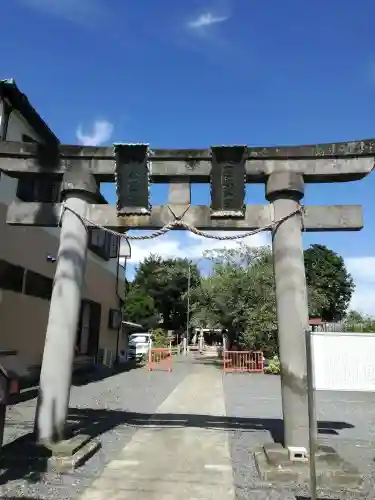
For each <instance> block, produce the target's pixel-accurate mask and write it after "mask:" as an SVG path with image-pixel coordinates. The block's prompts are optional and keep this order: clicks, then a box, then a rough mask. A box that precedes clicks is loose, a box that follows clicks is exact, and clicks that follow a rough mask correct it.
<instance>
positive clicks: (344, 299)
mask: <svg viewBox="0 0 375 500" xmlns="http://www.w3.org/2000/svg"><path fill="white" fill-rule="evenodd" d="M305 269H306V280H307V283H308V285H309V286H311V287H313V288H314V289H315V290H316V291H317V293H318V294H321V295H322V296H323V297H324V304H322V305H320V306H319V307H317V308H314V309H313V310H312V311H311V313H312V314H313V315H314V316H318V317H320V318H322V319H323V320H324V321H340V320H342V319H343V318H344V317H345V313H346V311H347V309H348V306H349V303H350V300H351V298H352V295H353V292H354V289H355V285H354V281H353V278H352V277H351V275H350V274H349V272H348V271H347V269H346V267H345V262H344V259H343V258H342V257H341V256H340V255H338V254H337V253H335V252H334V251H333V250H330V249H329V248H327V247H326V246H324V245H317V244H315V245H311V246H310V247H309V248H308V249H307V250H305Z"/></svg>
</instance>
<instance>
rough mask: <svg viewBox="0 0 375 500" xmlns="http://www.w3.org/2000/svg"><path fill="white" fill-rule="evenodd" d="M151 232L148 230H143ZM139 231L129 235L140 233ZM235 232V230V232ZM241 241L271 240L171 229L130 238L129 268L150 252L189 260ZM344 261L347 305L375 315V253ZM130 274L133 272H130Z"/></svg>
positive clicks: (260, 236)
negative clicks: (350, 283)
mask: <svg viewBox="0 0 375 500" xmlns="http://www.w3.org/2000/svg"><path fill="white" fill-rule="evenodd" d="M142 233H143V234H150V233H151V231H143V232H142ZM142 233H141V232H137V233H134V232H132V233H131V234H142ZM212 234H215V235H219V236H221V235H229V234H235V233H232V232H227V231H222V232H212ZM237 234H238V233H237ZM241 241H242V242H244V243H246V244H248V245H250V246H253V247H258V246H263V245H268V244H269V243H270V235H269V233H267V232H263V233H258V234H257V235H254V236H251V237H248V238H245V239H240V240H234V241H230V240H229V241H220V240H213V239H207V238H203V237H200V236H197V235H195V234H193V233H190V232H185V231H171V232H169V233H167V234H165V235H164V236H160V237H158V238H155V239H152V240H139V241H131V242H130V245H131V253H132V256H131V259H129V261H128V264H129V265H130V266H129V267H131V269H129V270H130V271H131V270H134V266H135V265H137V264H139V263H140V262H142V261H143V260H144V259H145V258H146V257H148V256H149V255H151V254H158V255H160V256H161V257H164V258H168V257H181V258H185V257H186V258H188V259H192V260H197V259H200V258H201V257H202V256H203V254H204V252H205V251H206V250H213V249H215V248H224V247H225V248H235V247H236V246H237V245H238V242H241ZM345 264H346V266H347V269H348V271H349V272H350V274H351V275H352V276H353V279H354V282H355V284H356V289H355V292H354V294H353V297H352V300H351V304H350V308H351V309H354V310H356V311H361V312H363V313H365V314H370V315H372V316H375V256H369V257H347V258H346V259H345ZM131 274H132V273H131Z"/></svg>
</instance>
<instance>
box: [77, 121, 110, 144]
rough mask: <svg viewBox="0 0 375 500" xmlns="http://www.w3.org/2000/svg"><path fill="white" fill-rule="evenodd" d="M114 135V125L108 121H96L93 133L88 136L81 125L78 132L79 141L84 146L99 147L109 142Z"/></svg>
mask: <svg viewBox="0 0 375 500" xmlns="http://www.w3.org/2000/svg"><path fill="white" fill-rule="evenodd" d="M112 133H113V125H112V123H110V122H108V121H107V120H97V121H95V122H94V124H93V126H92V130H91V133H88V134H85V133H84V132H83V129H82V125H79V126H78V128H77V130H76V136H77V139H78V141H79V142H80V143H81V144H83V146H99V145H100V144H103V143H104V142H107V141H109V139H110V138H111V136H112Z"/></svg>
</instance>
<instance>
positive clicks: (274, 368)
mask: <svg viewBox="0 0 375 500" xmlns="http://www.w3.org/2000/svg"><path fill="white" fill-rule="evenodd" d="M264 373H269V374H271V375H279V374H280V360H279V357H278V356H274V357H273V358H272V359H271V361H270V363H269V365H268V366H267V367H266V368H265V370H264Z"/></svg>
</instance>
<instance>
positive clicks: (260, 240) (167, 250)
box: [122, 231, 270, 278]
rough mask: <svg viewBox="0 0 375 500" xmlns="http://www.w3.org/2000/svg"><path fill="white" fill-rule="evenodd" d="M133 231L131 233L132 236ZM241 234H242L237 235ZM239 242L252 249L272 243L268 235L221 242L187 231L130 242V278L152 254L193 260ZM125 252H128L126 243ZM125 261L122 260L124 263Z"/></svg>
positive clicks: (219, 232)
mask: <svg viewBox="0 0 375 500" xmlns="http://www.w3.org/2000/svg"><path fill="white" fill-rule="evenodd" d="M151 232H152V231H142V232H140V231H137V232H136V233H135V234H150V233H151ZM132 233H133V231H132V232H131V233H130V234H132ZM211 234H214V235H216V236H222V235H229V234H236V233H234V232H228V231H222V232H221V231H212V232H211ZM237 234H240V233H237ZM238 242H243V243H246V244H247V245H249V246H252V247H258V246H262V245H267V244H269V242H270V237H269V235H267V234H266V233H258V234H257V235H254V236H250V237H248V238H244V239H241V240H227V241H220V240H214V239H206V238H203V237H201V236H197V235H195V234H193V233H190V232H186V231H171V232H169V233H167V234H165V235H163V236H160V237H158V238H155V239H152V240H145V241H142V240H140V241H137V240H136V241H130V244H131V259H129V267H128V271H129V277H130V278H131V277H132V276H133V274H134V270H135V267H136V266H137V265H138V264H139V263H140V262H142V261H143V260H144V259H145V258H147V257H149V256H150V255H151V254H157V255H160V256H161V257H163V258H170V257H182V258H185V257H186V258H188V259H192V260H196V259H200V258H202V257H203V255H204V253H205V251H207V250H214V249H218V248H236V247H237V246H238ZM123 245H124V252H126V247H127V245H126V243H125V242H124V243H123ZM123 260H124V259H122V261H123Z"/></svg>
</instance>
